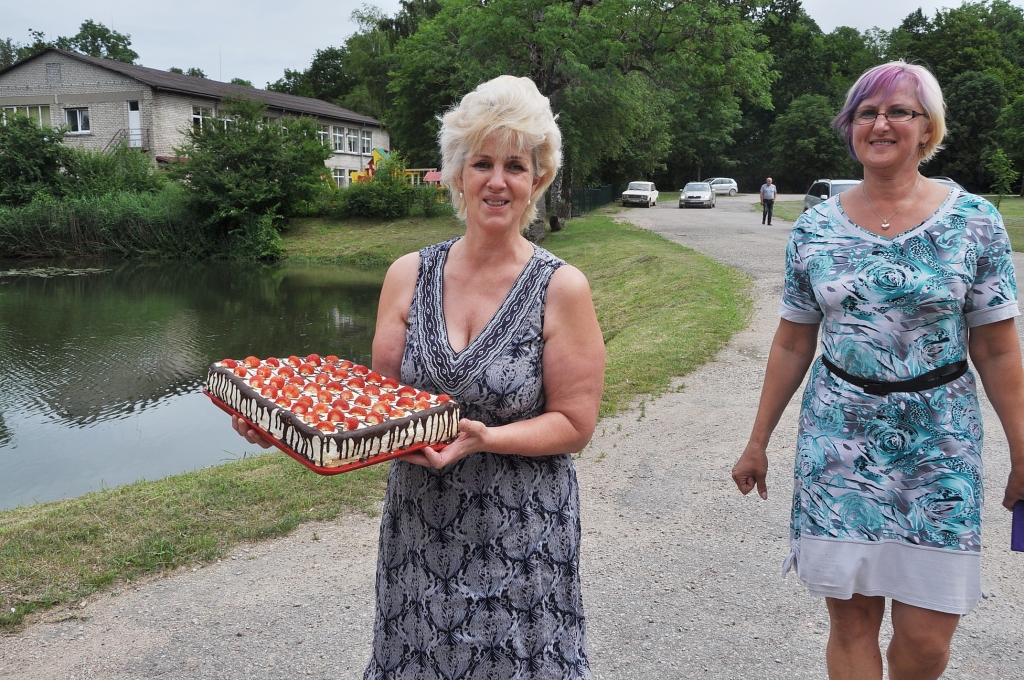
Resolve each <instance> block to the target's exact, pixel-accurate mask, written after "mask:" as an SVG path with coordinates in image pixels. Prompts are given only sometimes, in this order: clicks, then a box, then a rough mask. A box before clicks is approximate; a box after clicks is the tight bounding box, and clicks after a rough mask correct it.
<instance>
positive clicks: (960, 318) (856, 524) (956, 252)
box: [733, 61, 1024, 680]
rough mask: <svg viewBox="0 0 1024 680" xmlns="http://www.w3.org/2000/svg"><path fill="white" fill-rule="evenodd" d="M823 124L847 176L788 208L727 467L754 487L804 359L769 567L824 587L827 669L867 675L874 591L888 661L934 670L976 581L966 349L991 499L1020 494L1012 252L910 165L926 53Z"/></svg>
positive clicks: (875, 657)
mask: <svg viewBox="0 0 1024 680" xmlns="http://www.w3.org/2000/svg"><path fill="white" fill-rule="evenodd" d="M833 125H834V126H835V127H836V128H837V129H838V130H839V131H840V132H841V133H842V134H843V135H844V136H845V138H846V144H847V148H848V149H849V151H850V155H851V156H852V157H853V158H854V159H855V160H857V161H859V162H860V163H861V164H862V165H863V166H864V181H863V182H862V183H861V184H860V185H859V186H858V187H856V188H854V189H851V190H849V191H846V192H845V193H842V194H840V195H838V196H835V197H833V198H832V199H830V200H828V201H825V202H823V203H821V204H819V205H818V206H815V207H814V208H812V209H811V210H809V211H807V212H805V213H804V214H803V215H802V216H801V217H800V219H798V220H797V222H796V223H795V224H794V225H793V232H792V235H791V237H790V241H789V245H788V247H787V251H786V279H785V284H784V288H783V294H782V304H781V307H780V310H779V315H780V316H781V317H782V318H781V320H780V322H779V328H778V331H777V332H776V334H775V339H774V341H773V343H772V348H771V353H770V355H769V359H768V367H767V370H766V373H765V380H764V387H763V389H762V392H761V403H760V407H759V409H758V413H757V418H756V420H755V422H754V426H753V431H752V433H751V436H750V440H749V442H748V444H747V446H746V449H745V450H744V451H743V454H742V456H741V457H740V459H739V461H738V462H737V463H736V466H735V467H734V468H733V479H734V481H735V482H736V485H737V486H738V487H739V489H740V491H741V492H742V493H744V494H746V493H749V492H750V491H751V490H753V489H754V488H756V489H757V490H758V492H759V494H760V495H761V497H762V498H767V487H766V485H765V476H766V474H767V470H768V457H767V455H766V449H767V446H768V440H769V438H770V437H771V433H772V431H773V430H774V428H775V426H776V425H777V424H778V422H779V418H780V417H781V416H782V412H783V410H784V409H785V408H786V405H787V404H788V403H789V400H790V399H791V398H792V396H793V394H794V393H795V392H796V389H797V388H798V387H799V386H800V383H801V381H802V380H803V378H804V376H805V374H806V373H807V370H808V368H810V371H811V374H810V377H809V378H808V381H807V387H806V389H805V391H804V395H803V399H802V402H801V412H800V423H799V434H798V438H797V452H796V470H795V475H794V477H795V482H794V492H793V497H792V521H791V539H790V545H791V552H790V555H789V558H788V559H787V560H786V562H785V564H784V566H783V573H785V572H788V571H789V570H790V569H795V570H796V572H797V575H798V576H799V577H800V579H801V580H802V581H803V582H804V583H805V584H806V586H807V588H808V590H809V591H810V593H811V594H812V595H817V596H821V597H824V598H825V602H826V606H827V608H828V612H829V616H830V619H831V632H830V635H829V640H828V646H827V649H826V661H827V665H828V673H829V677H830V678H832V679H833V680H835V679H838V678H851V679H852V678H857V679H858V680H860V679H864V678H879V679H880V678H881V677H882V671H883V662H882V654H881V649H880V645H879V639H878V637H879V630H880V628H881V624H882V619H883V617H884V614H885V608H886V599H887V598H888V599H890V600H891V601H892V605H891V607H892V609H891V611H892V625H893V631H894V632H893V637H892V641H891V642H890V644H889V647H888V649H887V651H886V659H887V661H888V670H889V677H890V678H891V679H892V680H910V679H915V680H916V679H934V678H938V677H939V676H940V675H941V674H942V672H943V671H944V670H945V667H946V664H947V663H948V661H949V647H950V642H951V640H952V637H953V633H954V631H955V630H956V627H957V624H958V623H959V620H960V617H961V616H962V615H964V614H967V613H969V612H970V611H971V610H972V609H973V608H974V607H975V605H976V604H977V602H978V600H979V598H980V596H981V514H982V500H983V497H982V486H983V485H982V457H981V452H982V422H981V410H980V407H979V404H978V399H977V386H976V383H975V377H974V374H973V373H972V372H971V371H970V370H969V368H968V363H967V359H968V357H969V358H970V359H971V361H972V362H973V364H974V368H975V370H976V371H977V374H978V376H980V378H981V382H982V384H983V385H984V387H985V391H986V394H987V395H988V397H989V399H990V401H991V402H992V405H993V407H994V408H995V411H996V414H997V415H998V416H999V419H1000V421H1001V422H1002V425H1003V429H1004V431H1005V433H1006V437H1007V440H1008V442H1009V448H1010V456H1011V472H1010V477H1009V479H1008V481H1007V484H1006V487H1005V490H1004V492H1003V498H1002V501H1003V505H1004V506H1005V507H1006V508H1007V509H1010V508H1012V507H1013V504H1014V503H1015V502H1016V501H1018V500H1024V419H1021V418H1020V413H1022V412H1024V369H1022V366H1021V353H1020V346H1019V342H1018V338H1017V331H1016V327H1015V324H1014V317H1016V316H1018V315H1019V314H1020V312H1019V310H1018V306H1017V289H1016V282H1015V278H1014V271H1013V258H1012V252H1011V250H1010V242H1009V239H1008V238H1007V235H1006V230H1005V229H1004V227H1003V222H1002V218H1001V217H1000V216H999V213H998V212H996V210H995V208H994V207H993V206H992V205H991V204H990V203H989V202H988V201H986V200H985V199H983V198H981V197H979V196H975V195H973V194H970V193H967V192H965V191H963V190H962V189H960V188H957V187H953V188H950V187H947V186H943V185H941V184H938V183H936V182H933V181H931V180H929V179H926V178H925V177H923V176H922V175H921V173H920V172H919V170H918V168H919V166H920V165H921V163H923V162H924V161H927V160H928V159H930V158H931V157H932V156H933V155H934V154H935V153H936V152H937V151H938V150H939V149H941V142H942V137H943V135H944V133H945V121H944V104H943V101H942V92H941V90H940V88H939V84H938V82H936V80H935V77H934V76H933V75H932V74H931V73H929V72H928V70H927V69H925V68H923V67H921V66H916V65H912V64H907V63H904V62H902V61H897V62H891V63H888V64H883V65H881V66H877V67H875V68H872V69H870V70H868V71H867V72H865V73H864V74H863V75H862V76H861V77H860V78H859V79H858V80H857V82H856V83H855V84H854V85H853V87H852V88H851V89H850V92H849V93H848V95H847V98H846V104H845V106H844V107H843V109H842V111H840V112H839V114H838V115H837V116H836V118H835V120H834V121H833ZM819 329H820V330H821V357H820V358H818V359H817V360H815V354H816V351H817V348H818V331H819Z"/></svg>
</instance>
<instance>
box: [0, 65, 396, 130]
mask: <svg viewBox="0 0 1024 680" xmlns="http://www.w3.org/2000/svg"><path fill="white" fill-rule="evenodd" d="M50 52H56V53H58V54H62V55H64V56H65V57H69V58H71V59H77V60H78V61H81V62H84V63H86V64H91V65H93V66H98V67H100V68H105V69H107V70H109V71H114V72H116V73H120V74H121V75H125V76H128V77H129V78H134V79H135V80H138V81H139V82H141V83H144V84H146V85H149V86H150V87H152V88H153V89H154V90H163V91H164V92H175V93H179V94H186V95H196V96H200V97H211V98H214V99H225V98H228V97H236V98H246V99H255V100H257V101H261V102H263V103H264V104H266V105H267V108H269V109H275V110H279V111H282V112H286V113H297V114H306V115H311V116H322V117H324V118H335V119H339V120H346V121H351V122H354V123H364V124H366V125H376V126H380V121H378V120H377V119H376V118H371V117H370V116H364V115H362V114H360V113H356V112H355V111H349V110H348V109H343V108H342V107H340V106H337V105H335V104H331V103H330V102H325V101H321V100H319V99H311V98H309V97H297V96H295V95H291V94H284V93H282V92H272V91H270V90H261V89H259V88H255V87H246V86H245V85H233V84H231V83H222V82H220V81H217V80H209V79H207V78H196V77H195V76H186V75H184V74H181V73H170V72H168V71H161V70H160V69H155V68H148V67H146V66H137V65H135V64H126V63H124V62H123V61H116V60H114V59H102V58H100V57H90V56H88V55H86V54H79V53H78V52H70V51H68V50H59V49H57V48H54V47H50V48H47V49H45V50H42V51H40V52H36V53H35V54H33V55H32V56H31V57H27V58H26V59H23V60H21V61H19V62H17V63H15V64H13V65H11V66H8V67H7V68H5V69H3V70H0V75H3V74H4V73H6V72H7V71H10V70H12V69H15V68H18V66H20V65H21V64H24V63H25V62H27V61H29V60H31V59H37V58H39V57H40V56H42V55H44V54H47V53H50Z"/></svg>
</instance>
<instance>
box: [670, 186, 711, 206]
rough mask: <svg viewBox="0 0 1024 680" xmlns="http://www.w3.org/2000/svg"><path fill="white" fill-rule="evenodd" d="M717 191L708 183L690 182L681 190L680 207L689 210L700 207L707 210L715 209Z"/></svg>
mask: <svg viewBox="0 0 1024 680" xmlns="http://www.w3.org/2000/svg"><path fill="white" fill-rule="evenodd" d="M715 198H717V197H716V196H715V190H714V189H712V188H711V185H710V184H708V183H707V182H690V183H689V184H687V185H686V186H685V187H683V188H682V189H680V190H679V207H680V208H689V207H690V206H692V205H699V206H703V207H705V208H714V207H715Z"/></svg>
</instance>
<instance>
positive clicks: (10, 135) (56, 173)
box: [0, 113, 67, 206]
mask: <svg viewBox="0 0 1024 680" xmlns="http://www.w3.org/2000/svg"><path fill="white" fill-rule="evenodd" d="M62 136H63V135H62V134H61V132H60V130H54V129H53V128H51V127H44V126H40V125H39V124H38V123H37V122H36V121H34V120H32V119H31V118H30V117H28V116H20V115H11V114H10V113H8V114H7V119H6V124H4V125H0V177H3V181H2V182H0V205H14V206H17V205H24V204H25V203H28V202H29V201H31V200H32V199H33V198H35V197H36V196H37V195H49V196H59V195H60V193H61V187H62V184H63V180H64V178H63V173H62V168H63V166H64V161H65V157H66V155H67V147H65V146H64V145H63V144H61V138H62Z"/></svg>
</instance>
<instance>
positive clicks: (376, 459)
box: [203, 387, 446, 475]
mask: <svg viewBox="0 0 1024 680" xmlns="http://www.w3.org/2000/svg"><path fill="white" fill-rule="evenodd" d="M203 394H205V395H206V396H208V397H209V398H210V401H212V402H213V403H214V404H216V405H217V406H218V407H219V408H220V409H221V410H222V411H224V412H225V413H229V414H230V415H233V416H238V417H239V418H241V419H242V420H244V421H245V422H246V423H248V424H249V427H251V428H252V429H254V430H256V431H257V432H259V433H260V434H261V435H262V436H263V437H264V438H265V439H266V440H267V441H269V442H272V443H273V444H274V446H276V447H277V448H279V449H281V450H282V451H284V452H285V453H287V454H288V455H289V456H291V457H292V458H294V459H295V460H297V461H299V462H300V463H302V464H303V465H305V466H306V467H307V468H309V469H310V470H312V471H313V472H315V473H317V474H318V475H339V474H341V473H342V472H350V471H352V470H358V469H359V468H363V467H367V466H369V465H376V464H377V463H383V462H384V461H386V460H391V459H392V458H398V457H399V456H404V455H406V454H407V453H415V452H416V451H419V450H420V449H425V448H426V447H427V444H413V445H412V446H409V447H407V448H404V449H398V450H396V451H391V452H389V453H378V454H377V455H375V456H370V457H369V458H367V459H366V460H356V461H352V462H351V463H344V464H342V465H339V466H337V467H323V466H321V465H316V464H314V463H313V462H312V461H310V460H309V459H307V458H306V457H305V456H303V455H301V454H299V453H296V452H295V451H293V450H292V449H291V448H290V447H289V446H288V445H287V444H284V443H282V442H280V441H278V440H277V439H276V438H275V437H273V436H272V435H270V434H269V433H267V432H266V431H264V430H263V428H262V427H260V426H259V425H257V424H256V423H254V422H252V421H251V420H249V419H248V418H246V417H245V416H243V415H242V414H241V413H239V412H238V411H236V410H235V409H233V408H231V407H230V406H228V405H227V404H225V403H224V402H223V401H221V400H220V399H218V398H217V397H215V396H214V395H212V394H210V393H209V392H207V391H206V388H205V387H204V388H203ZM445 446H446V444H434V445H432V446H431V448H432V449H434V450H435V451H440V450H441V449H443V448H444V447H445Z"/></svg>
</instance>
